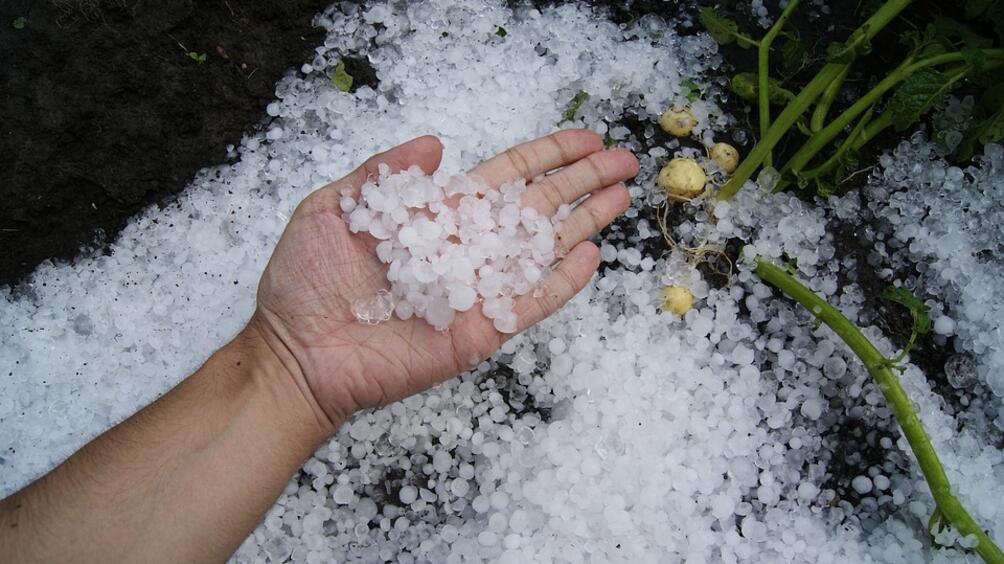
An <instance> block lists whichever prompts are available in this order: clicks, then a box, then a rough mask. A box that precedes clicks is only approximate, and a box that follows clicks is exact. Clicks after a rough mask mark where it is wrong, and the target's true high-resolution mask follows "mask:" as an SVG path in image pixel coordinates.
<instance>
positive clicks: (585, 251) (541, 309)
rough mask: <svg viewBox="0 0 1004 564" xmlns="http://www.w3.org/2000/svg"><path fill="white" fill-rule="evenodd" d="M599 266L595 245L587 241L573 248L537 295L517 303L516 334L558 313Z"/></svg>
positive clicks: (522, 297)
mask: <svg viewBox="0 0 1004 564" xmlns="http://www.w3.org/2000/svg"><path fill="white" fill-rule="evenodd" d="M599 265H600V250H599V249H598V248H597V247H596V245H594V244H592V243H591V242H589V241H583V242H581V243H579V244H578V245H576V246H575V247H574V248H573V249H572V250H571V252H569V253H568V255H566V256H565V258H564V259H562V261H561V262H560V263H558V266H557V267H556V268H555V269H554V271H552V272H551V274H549V275H548V276H547V278H546V279H545V280H544V283H543V285H542V286H541V287H540V289H539V290H538V291H536V292H533V293H530V294H526V295H523V296H520V298H519V299H518V300H516V308H515V311H516V319H517V329H516V330H517V332H519V331H523V330H524V329H526V328H527V327H530V326H531V325H533V324H535V323H537V322H538V321H540V320H541V319H544V318H545V317H547V316H549V315H551V314H552V313H554V312H556V311H558V308H560V307H561V306H563V305H565V302H567V301H568V300H570V299H572V297H574V296H575V294H578V293H579V290H581V289H582V288H584V287H585V286H586V284H587V283H589V279H590V278H592V276H593V273H594V272H596V268H597V267H598V266H599ZM534 294H536V295H537V296H539V297H535V296H534Z"/></svg>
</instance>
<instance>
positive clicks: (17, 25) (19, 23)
mask: <svg viewBox="0 0 1004 564" xmlns="http://www.w3.org/2000/svg"><path fill="white" fill-rule="evenodd" d="M27 23H28V19H27V18H25V17H24V16H18V17H16V18H14V22H13V23H12V24H11V25H13V26H14V29H24V26H25V25H26V24H27Z"/></svg>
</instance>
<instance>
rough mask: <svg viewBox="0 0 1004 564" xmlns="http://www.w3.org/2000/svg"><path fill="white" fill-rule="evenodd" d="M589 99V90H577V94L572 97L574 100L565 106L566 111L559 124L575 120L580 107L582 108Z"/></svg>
mask: <svg viewBox="0 0 1004 564" xmlns="http://www.w3.org/2000/svg"><path fill="white" fill-rule="evenodd" d="M588 99H589V93H588V92H585V91H584V90H579V91H578V92H576V93H575V96H573V97H572V101H571V102H569V103H568V106H567V107H565V111H564V112H563V113H562V114H561V121H559V122H558V125H561V124H563V123H565V122H566V121H575V114H577V113H579V108H581V107H582V104H585V103H586V100H588Z"/></svg>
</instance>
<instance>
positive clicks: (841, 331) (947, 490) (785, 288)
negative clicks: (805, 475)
mask: <svg viewBox="0 0 1004 564" xmlns="http://www.w3.org/2000/svg"><path fill="white" fill-rule="evenodd" d="M756 273H757V275H758V276H760V278H763V279H764V280H765V281H767V282H768V283H770V284H773V285H774V286H776V287H777V288H778V289H780V290H781V291H782V292H784V293H785V294H787V295H788V296H789V297H791V298H792V299H794V300H795V301H797V302H798V303H799V304H801V305H802V306H803V307H805V308H806V309H808V310H809V311H810V312H811V313H812V314H813V315H814V316H815V317H816V319H818V320H820V321H822V322H823V323H825V324H826V325H827V326H828V327H829V328H830V329H832V330H833V332H834V333H836V334H837V336H839V337H840V338H841V339H843V341H844V342H845V343H847V346H849V347H850V348H851V350H852V351H854V354H855V355H857V357H858V358H860V359H861V362H863V363H864V364H865V367H866V368H867V369H868V373H869V374H871V376H872V378H873V379H874V380H875V383H876V384H878V387H879V389H880V390H882V395H883V396H885V400H886V403H888V404H889V407H890V409H892V412H893V414H894V415H895V416H896V421H897V422H899V426H900V428H901V429H902V430H903V435H904V436H905V437H906V440H907V442H908V443H909V444H910V448H911V450H913V453H914V455H915V456H916V457H917V463H918V464H919V465H920V469H921V472H923V474H924V478H925V479H926V480H927V484H928V486H929V487H930V488H931V495H932V496H933V497H934V502H935V504H936V505H937V508H936V511H938V512H940V513H941V514H942V515H943V516H944V517H945V519H946V520H947V521H948V522H949V523H951V524H952V526H953V527H955V529H956V530H957V531H958V532H959V534H960V535H962V536H969V535H974V536H975V537H976V539H977V545H976V547H975V550H976V552H977V553H978V554H979V555H980V556H981V557H982V558H983V560H984V561H986V562H988V563H991V564H1004V552H1001V550H1000V548H998V547H997V545H995V544H994V542H993V541H992V540H991V539H990V537H988V536H987V535H986V534H985V533H984V532H983V529H982V528H981V527H980V525H979V524H978V523H977V522H976V521H975V520H974V519H973V518H972V516H970V515H969V513H968V512H967V511H966V509H965V508H964V507H963V506H962V502H960V501H959V499H958V498H957V497H955V495H954V494H953V493H952V485H951V482H949V480H948V476H947V475H946V474H945V469H944V467H942V465H941V461H940V460H939V459H938V453H937V452H935V450H934V447H933V446H932V445H931V440H930V439H929V438H928V436H927V433H926V432H925V431H924V426H923V424H922V423H921V422H920V418H919V417H918V416H917V412H916V411H915V410H914V408H913V403H912V402H911V401H910V398H909V396H907V395H906V391H904V390H903V387H902V386H901V385H900V383H899V378H897V377H896V375H895V374H894V373H893V371H892V370H891V369H890V366H889V362H888V361H887V359H886V358H885V357H884V356H882V353H880V352H879V350H878V349H876V348H875V345H873V344H872V343H871V341H869V340H868V338H867V337H865V336H864V335H863V334H862V333H861V331H859V330H858V328H857V327H855V326H854V324H853V323H851V322H850V321H849V320H848V319H847V318H846V317H844V316H843V314H841V313H840V311H839V310H837V308H835V307H833V306H831V305H830V304H828V303H827V302H826V301H825V300H823V299H822V298H820V297H819V296H817V295H816V294H815V293H813V291H812V290H810V289H808V288H806V287H805V286H803V285H802V284H801V283H799V282H798V281H797V280H795V278H794V277H792V276H791V275H789V274H788V273H787V272H785V271H784V270H782V269H781V268H778V267H777V266H774V265H773V264H771V263H770V262H767V261H765V260H764V259H763V258H758V259H757V263H756Z"/></svg>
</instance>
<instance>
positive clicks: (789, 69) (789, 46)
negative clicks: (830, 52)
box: [781, 35, 806, 76]
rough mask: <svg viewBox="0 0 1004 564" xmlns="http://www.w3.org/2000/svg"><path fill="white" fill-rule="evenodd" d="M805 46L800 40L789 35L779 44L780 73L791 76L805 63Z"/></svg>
mask: <svg viewBox="0 0 1004 564" xmlns="http://www.w3.org/2000/svg"><path fill="white" fill-rule="evenodd" d="M805 57H806V48H805V44H804V43H802V40H801V39H799V38H797V37H795V36H793V35H791V36H786V37H785V40H784V43H782V44H781V74H783V75H784V76H791V75H793V74H795V73H796V72H798V71H799V70H801V68H802V65H803V64H804V63H805Z"/></svg>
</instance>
